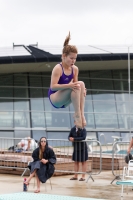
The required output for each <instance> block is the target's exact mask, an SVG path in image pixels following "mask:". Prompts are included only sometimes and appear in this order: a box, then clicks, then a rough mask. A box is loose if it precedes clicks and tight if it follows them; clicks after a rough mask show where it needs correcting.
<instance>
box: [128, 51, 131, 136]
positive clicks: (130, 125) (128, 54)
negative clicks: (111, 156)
mask: <svg viewBox="0 0 133 200" xmlns="http://www.w3.org/2000/svg"><path fill="white" fill-rule="evenodd" d="M129 48H130V47H128V87H129V89H128V91H129V133H130V136H131V116H130V93H131V92H130V91H131V90H130V52H129ZM129 139H131V138H130V137H129Z"/></svg>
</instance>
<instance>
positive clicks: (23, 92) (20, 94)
mask: <svg viewBox="0 0 133 200" xmlns="http://www.w3.org/2000/svg"><path fill="white" fill-rule="evenodd" d="M14 97H17V98H28V97H29V95H28V88H14Z"/></svg>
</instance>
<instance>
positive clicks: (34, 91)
mask: <svg viewBox="0 0 133 200" xmlns="http://www.w3.org/2000/svg"><path fill="white" fill-rule="evenodd" d="M42 96H43V95H42V89H40V88H30V97H31V98H42Z"/></svg>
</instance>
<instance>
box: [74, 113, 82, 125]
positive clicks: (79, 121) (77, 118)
mask: <svg viewBox="0 0 133 200" xmlns="http://www.w3.org/2000/svg"><path fill="white" fill-rule="evenodd" d="M74 122H75V125H76V126H77V128H82V119H81V114H80V113H75V114H74Z"/></svg>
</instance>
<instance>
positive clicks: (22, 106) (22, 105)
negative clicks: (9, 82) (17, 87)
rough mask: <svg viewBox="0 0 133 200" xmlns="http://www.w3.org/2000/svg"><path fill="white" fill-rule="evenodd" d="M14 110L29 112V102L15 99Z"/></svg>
mask: <svg viewBox="0 0 133 200" xmlns="http://www.w3.org/2000/svg"><path fill="white" fill-rule="evenodd" d="M14 110H25V111H28V110H29V100H26V99H17V100H14Z"/></svg>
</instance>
